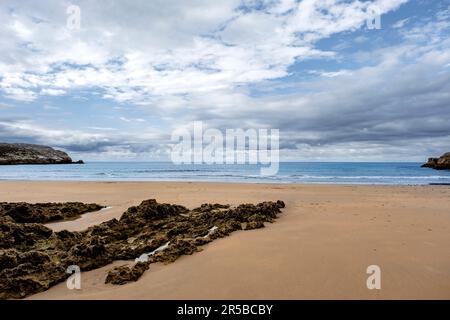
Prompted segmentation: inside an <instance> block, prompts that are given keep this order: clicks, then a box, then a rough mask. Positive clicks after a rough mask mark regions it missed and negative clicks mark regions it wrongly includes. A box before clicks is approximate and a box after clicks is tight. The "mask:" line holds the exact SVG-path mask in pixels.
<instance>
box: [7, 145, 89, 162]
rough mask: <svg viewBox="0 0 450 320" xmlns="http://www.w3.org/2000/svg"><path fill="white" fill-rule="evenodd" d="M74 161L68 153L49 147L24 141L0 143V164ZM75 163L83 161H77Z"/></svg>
mask: <svg viewBox="0 0 450 320" xmlns="http://www.w3.org/2000/svg"><path fill="white" fill-rule="evenodd" d="M64 163H74V162H73V161H72V159H71V158H70V157H69V155H68V154H67V153H65V152H63V151H60V150H55V149H53V148H51V147H47V146H40V145H34V144H24V143H0V165H11V164H64ZM75 163H83V161H81V160H80V161H78V162H75Z"/></svg>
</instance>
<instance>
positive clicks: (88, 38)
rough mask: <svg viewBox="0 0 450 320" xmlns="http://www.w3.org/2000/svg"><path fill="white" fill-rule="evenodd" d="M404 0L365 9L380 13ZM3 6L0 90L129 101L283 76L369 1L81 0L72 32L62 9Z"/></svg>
mask: <svg viewBox="0 0 450 320" xmlns="http://www.w3.org/2000/svg"><path fill="white" fill-rule="evenodd" d="M404 2H405V1H404V0H395V1H385V0H377V1H375V2H374V5H376V6H377V7H379V8H380V11H381V13H384V12H388V11H391V10H394V9H396V8H397V7H398V6H399V5H400V4H402V3H404ZM7 3H8V4H9V5H6V6H4V9H3V10H2V11H1V12H0V18H2V21H5V22H6V23H5V24H6V25H7V26H9V27H8V28H6V30H5V29H2V30H1V31H0V33H1V36H2V37H4V39H5V40H4V41H3V43H2V47H3V45H4V47H5V49H6V50H5V51H4V52H9V53H10V54H8V55H6V54H3V55H0V71H1V73H2V79H1V81H0V89H2V90H3V91H4V92H5V93H6V94H7V96H8V97H9V98H11V99H17V100H21V101H32V100H34V99H36V98H37V97H38V96H42V95H43V96H46V95H62V94H65V93H66V92H67V91H70V90H77V89H80V88H93V87H94V88H98V89H99V90H103V91H104V97H105V98H108V99H113V100H115V101H117V102H131V103H137V104H145V103H152V101H154V99H155V97H156V98H157V97H165V96H167V95H179V94H196V93H200V94H201V93H203V92H207V91H215V90H224V89H227V88H231V89H233V88H235V87H236V86H240V85H242V84H251V83H258V82H261V81H266V80H270V79H277V78H281V77H284V76H287V75H288V68H289V66H291V65H292V64H293V63H294V62H296V61H298V60H304V59H310V58H317V57H324V56H332V55H333V53H332V52H323V51H321V50H318V49H316V48H315V46H314V43H315V42H316V41H318V40H320V39H323V38H327V37H329V36H331V35H332V34H336V33H339V32H343V31H349V30H350V31H351V30H356V29H357V28H359V27H361V26H362V25H363V24H364V23H365V21H366V20H367V18H368V8H369V6H370V5H371V3H370V2H360V1H352V2H349V3H344V2H342V1H311V0H304V1H301V2H299V3H297V2H296V1H267V2H264V4H265V5H264V8H265V9H264V10H254V7H253V2H247V1H244V2H240V1H214V2H211V1H200V0H198V1H194V2H192V3H191V2H190V3H187V2H179V1H164V5H162V3H161V4H160V3H159V1H155V2H152V3H149V4H146V3H143V2H141V1H139V2H116V3H110V2H107V1H99V2H97V3H93V2H92V1H80V2H79V6H80V8H81V19H82V20H81V29H80V30H78V31H71V30H68V29H67V28H65V19H66V18H67V16H65V11H64V10H63V9H64V6H63V5H60V6H56V7H53V8H51V9H50V8H49V4H50V3H44V4H43V5H40V6H39V7H38V6H36V5H35V4H34V3H32V2H30V1H24V2H23V3H20V4H18V3H13V2H9V1H7ZM45 4H47V5H45ZM11 7H12V8H14V9H13V10H8V9H9V8H11ZM44 8H45V10H44ZM238 8H240V10H239V9H238ZM117 12H120V13H121V14H120V15H118V14H117ZM125 21H126V22H127V23H126V24H125V23H121V22H125ZM119 26H120V28H119ZM8 49H10V50H11V51H8ZM12 57H14V58H12Z"/></svg>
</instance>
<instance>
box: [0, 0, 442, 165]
mask: <svg viewBox="0 0 450 320" xmlns="http://www.w3.org/2000/svg"><path fill="white" fill-rule="evenodd" d="M73 6H76V7H75V8H79V18H80V19H77V17H78V16H77V13H76V12H75V11H76V10H75V11H72V10H73V8H74V7H73ZM375 13H376V14H379V22H380V25H379V27H380V28H377V27H378V26H377V25H376V23H374V22H375V21H376V17H377V16H376V15H374V14H375ZM74 19H75V20H74ZM74 21H75V22H74ZM77 22H79V24H77ZM374 26H375V28H374ZM449 35H450V0H440V1H436V0H433V1H428V0H410V1H408V0H373V1H362V0H361V1H351V0H348V1H341V0H301V1H296V0H267V1H263V0H215V1H210V0H189V1H188V0H186V1H173V0H152V1H148V0H116V1H106V0H96V1H91V0H79V1H76V0H73V1H50V0H40V1H34V0H21V1H10V0H0V141H2V142H25V143H37V144H45V145H50V146H53V147H57V148H60V149H63V150H66V151H68V152H69V153H70V154H71V155H72V157H73V158H76V159H78V158H82V159H84V160H103V161H128V160H139V161H155V160H167V159H169V153H170V146H171V141H170V138H171V133H172V132H173V131H174V130H176V129H179V128H183V127H189V125H190V123H191V122H192V121H202V122H203V124H204V126H205V127H210V128H218V129H220V130H225V129H226V128H243V129H249V128H255V129H260V128H267V129H279V130H280V148H281V150H280V154H281V160H283V161H419V162H420V161H424V160H425V159H426V158H427V157H429V156H439V155H441V154H443V153H444V152H447V151H450V36H449Z"/></svg>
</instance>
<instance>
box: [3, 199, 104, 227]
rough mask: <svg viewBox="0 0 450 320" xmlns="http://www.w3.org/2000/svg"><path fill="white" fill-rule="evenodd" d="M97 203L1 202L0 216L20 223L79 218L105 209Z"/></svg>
mask: <svg viewBox="0 0 450 320" xmlns="http://www.w3.org/2000/svg"><path fill="white" fill-rule="evenodd" d="M103 208H104V207H103V206H100V205H98V204H95V203H89V204H84V203H81V202H66V203H36V204H30V203H25V202H12V203H8V202H0V217H2V216H9V217H11V218H12V219H13V220H14V222H18V223H48V222H52V221H57V220H68V219H76V218H79V217H80V215H82V214H83V213H87V212H92V211H98V210H100V209H103Z"/></svg>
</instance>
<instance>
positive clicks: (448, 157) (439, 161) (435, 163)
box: [422, 152, 450, 170]
mask: <svg viewBox="0 0 450 320" xmlns="http://www.w3.org/2000/svg"><path fill="white" fill-rule="evenodd" d="M422 167H423V168H432V169H436V170H450V152H447V153H445V154H443V155H442V156H441V157H439V158H428V162H427V163H425V164H424V165H422Z"/></svg>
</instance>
